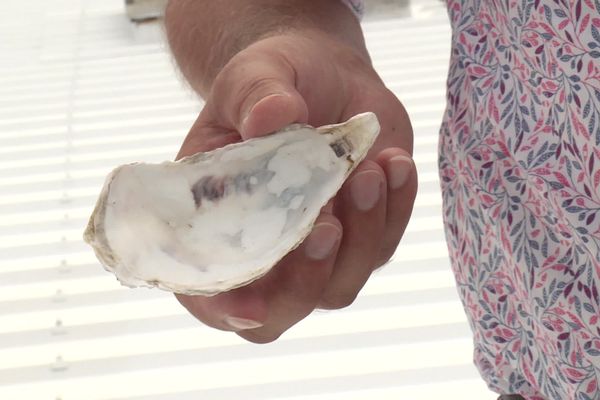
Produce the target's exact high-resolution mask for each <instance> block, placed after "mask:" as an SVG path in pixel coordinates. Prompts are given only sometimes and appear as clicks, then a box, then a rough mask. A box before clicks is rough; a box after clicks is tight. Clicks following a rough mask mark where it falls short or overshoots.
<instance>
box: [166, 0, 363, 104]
mask: <svg viewBox="0 0 600 400" xmlns="http://www.w3.org/2000/svg"><path fill="white" fill-rule="evenodd" d="M165 29H166V33H167V38H168V41H169V44H170V46H171V50H172V53H173V55H174V56H175V60H176V61H177V63H178V65H179V67H180V69H181V71H182V73H183V75H184V76H185V77H186V79H187V80H188V81H189V83H190V84H191V86H192V87H193V89H194V90H196V91H197V92H198V93H199V94H200V95H201V96H203V97H205V96H206V95H207V94H208V93H209V91H210V87H211V86H212V82H213V80H214V78H215V77H216V76H217V74H218V73H219V71H220V70H221V69H222V68H223V67H224V66H225V65H226V64H227V63H228V62H229V60H230V59H231V58H232V57H233V56H235V55H236V54H237V53H239V52H240V51H242V50H244V49H245V48H247V47H249V46H251V45H252V44H255V43H257V42H259V41H262V40H264V39H266V38H269V37H273V36H278V35H307V36H313V37H322V38H327V39H328V41H329V42H336V43H337V44H338V45H343V46H346V47H350V48H353V49H355V50H356V52H357V53H360V54H361V55H362V56H363V57H365V59H366V60H368V59H369V58H368V53H367V51H366V47H365V44H364V39H363V36H362V31H361V28H360V25H359V23H358V21H357V19H356V18H355V16H354V15H352V13H351V11H350V9H348V7H346V6H345V5H344V4H343V3H341V2H340V1H339V0H285V1H283V0H253V1H251V2H250V1H248V0H229V1H227V2H220V1H219V2H214V1H213V0H210V1H204V0H171V1H170V2H169V4H168V7H167V10H166V15H165ZM336 47H337V46H336Z"/></svg>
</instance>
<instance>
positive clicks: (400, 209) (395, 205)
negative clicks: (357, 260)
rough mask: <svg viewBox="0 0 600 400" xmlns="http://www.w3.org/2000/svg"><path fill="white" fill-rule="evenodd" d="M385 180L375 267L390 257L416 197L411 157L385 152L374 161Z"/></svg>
mask: <svg viewBox="0 0 600 400" xmlns="http://www.w3.org/2000/svg"><path fill="white" fill-rule="evenodd" d="M376 161H377V163H378V164H379V165H380V166H381V167H382V168H383V170H384V171H385V174H386V177H387V179H386V180H387V204H386V226H385V231H384V234H383V239H382V242H381V248H380V254H379V259H378V261H377V265H376V266H377V267H379V266H381V265H383V264H384V263H386V262H387V261H388V260H389V259H390V257H392V255H393V254H394V251H395V250H396V247H397V246H398V243H399V242H400V239H401V238H402V235H403V234H404V231H405V229H406V226H407V225H408V221H409V219H410V215H411V213H412V209H413V204H414V202H415V197H416V195H417V169H416V167H415V164H414V161H413V160H412V157H410V155H409V154H408V153H407V152H406V151H405V150H402V149H400V148H388V149H385V150H383V151H382V152H381V153H379V154H378V155H377V157H376Z"/></svg>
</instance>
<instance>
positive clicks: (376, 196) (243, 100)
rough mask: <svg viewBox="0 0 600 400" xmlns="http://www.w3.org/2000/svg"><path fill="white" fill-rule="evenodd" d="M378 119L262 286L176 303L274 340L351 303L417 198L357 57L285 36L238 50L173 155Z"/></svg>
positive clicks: (400, 111)
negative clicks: (284, 131) (333, 191)
mask: <svg viewBox="0 0 600 400" xmlns="http://www.w3.org/2000/svg"><path fill="white" fill-rule="evenodd" d="M365 111H372V112H375V113H376V114H377V117H378V118H379V121H380V124H381V133H380V135H379V137H378V139H377V141H376V143H375V145H374V146H373V148H372V149H371V151H370V152H369V154H368V156H367V158H366V160H365V161H363V162H362V163H361V164H360V165H359V166H358V167H357V168H356V170H355V171H354V172H353V174H352V175H351V176H350V177H349V179H348V180H347V182H346V183H345V184H344V186H343V187H342V189H341V190H340V191H339V192H338V194H337V195H336V197H335V198H334V199H332V201H330V202H329V203H328V205H327V206H326V207H324V208H323V210H322V212H321V214H320V216H319V217H318V219H317V221H316V224H315V227H314V229H313V231H312V233H311V234H310V235H309V236H308V237H307V239H306V240H305V241H304V242H303V243H302V244H301V245H300V246H299V247H298V248H297V249H296V250H294V251H292V252H291V253H289V254H288V255H287V256H286V257H285V258H284V259H283V260H281V261H280V262H279V263H278V264H277V265H276V266H275V267H273V269H272V270H271V271H270V272H269V273H268V274H267V275H265V276H264V277H262V278H261V279H259V280H257V281H255V282H253V283H251V284H249V285H247V286H245V287H241V288H238V289H235V290H232V291H229V292H225V293H221V294H219V295H216V296H213V297H203V296H184V295H177V298H178V299H179V301H180V302H181V304H183V305H184V306H185V307H186V308H187V309H188V310H189V311H190V313H192V314H193V315H194V316H195V317H197V318H198V319H199V320H201V321H202V322H204V323H205V324H207V325H209V326H212V327H214V328H217V329H222V330H228V331H235V332H237V334H238V335H239V336H241V337H242V338H244V339H246V340H249V341H251V342H255V343H265V342H270V341H273V340H275V339H277V338H278V337H279V336H280V335H281V334H282V333H283V332H285V331H286V330H287V329H289V328H290V327H291V326H292V325H294V324H295V323H297V322H298V321H300V320H302V319H303V318H304V317H306V316H307V315H309V314H310V313H311V312H312V311H313V310H314V309H315V308H323V309H338V308H342V307H346V306H348V305H349V304H351V303H352V302H353V301H354V299H355V298H356V296H357V295H358V293H359V291H360V290H361V288H362V287H363V286H364V284H365V283H366V281H367V280H368V279H369V277H370V275H371V273H372V272H373V271H374V269H376V268H377V267H379V266H381V265H383V264H384V263H385V262H386V261H387V260H389V258H390V257H391V256H392V254H393V253H394V251H395V249H396V246H397V245H398V242H399V241H400V238H401V237H402V234H403V232H404V230H405V228H406V225H407V224H408V220H409V218H410V214H411V211H412V206H413V202H414V198H415V195H416V191H417V174H416V169H415V166H414V163H413V162H412V159H411V157H410V154H411V153H412V128H411V126H410V121H409V118H408V116H407V114H406V111H405V110H404V107H403V106H402V104H401V103H400V102H399V101H398V99H397V98H396V97H395V96H394V95H393V94H392V93H391V92H390V91H389V90H388V89H387V88H386V87H385V86H384V84H383V83H382V81H381V79H380V78H379V77H378V75H377V74H376V72H375V71H374V70H373V68H372V66H371V65H370V62H369V60H367V59H366V58H365V57H364V56H363V55H361V54H359V53H358V52H356V51H355V50H353V49H352V48H350V47H348V46H346V45H343V44H341V43H339V42H337V41H335V40H334V39H332V38H330V37H328V36H327V35H326V34H324V33H320V32H316V31H307V32H302V34H301V33H299V32H296V31H294V32H287V33H283V34H279V35H276V36H270V37H268V38H264V39H262V40H259V41H257V42H255V43H253V44H252V45H250V46H249V47H247V48H246V49H244V50H242V51H240V52H239V53H237V54H236V55H235V56H234V57H233V58H231V60H229V62H228V63H227V64H226V65H225V66H224V67H223V69H222V70H221V71H220V72H219V73H218V75H217V76H216V78H215V80H214V83H213V85H212V88H211V91H210V94H209V95H208V97H207V99H206V105H205V107H204V109H203V110H202V112H201V113H200V115H199V117H198V118H197V120H196V122H195V123H194V125H193V127H192V128H191V130H190V132H189V134H188V136H187V137H186V139H185V141H184V143H183V145H182V147H181V151H180V153H179V155H178V158H181V157H183V156H188V155H191V154H194V153H197V152H200V151H209V150H212V149H214V148H218V147H222V146H224V145H226V144H229V143H234V142H238V141H241V140H246V139H249V138H253V137H257V136H261V135H266V134H268V133H270V132H273V131H276V130H278V129H280V128H282V127H284V126H286V125H288V124H290V123H293V122H303V123H309V124H310V125H313V126H320V125H324V124H330V123H337V122H342V121H345V120H347V119H348V118H350V117H351V116H353V115H355V114H358V113H360V112H365Z"/></svg>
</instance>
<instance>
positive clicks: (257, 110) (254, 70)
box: [207, 54, 308, 139]
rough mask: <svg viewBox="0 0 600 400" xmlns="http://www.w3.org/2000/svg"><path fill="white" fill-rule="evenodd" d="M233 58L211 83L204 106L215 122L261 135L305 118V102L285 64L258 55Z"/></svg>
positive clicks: (246, 134)
mask: <svg viewBox="0 0 600 400" xmlns="http://www.w3.org/2000/svg"><path fill="white" fill-rule="evenodd" d="M254 56H255V57H253V59H249V58H248V57H241V58H240V59H232V60H231V61H230V63H229V64H228V65H227V66H226V67H225V68H223V70H222V71H221V72H220V73H219V75H218V76H217V78H216V79H215V82H214V84H213V86H212V89H211V93H210V97H209V101H208V102H207V106H209V103H210V106H211V107H212V108H213V110H214V114H213V116H214V118H216V119H217V121H218V122H221V123H223V124H224V125H228V126H230V127H231V128H233V129H235V130H237V131H238V132H239V133H240V135H241V136H242V138H243V139H249V138H253V137H258V136H263V135H266V134H268V133H271V132H274V131H276V130H279V129H281V128H283V127H284V126H286V125H289V124H291V123H294V122H307V120H308V108H307V105H306V102H305V101H304V99H303V98H302V96H301V95H300V93H299V92H298V91H297V90H296V87H295V72H294V70H293V69H292V67H291V66H289V65H288V64H286V63H284V62H282V61H278V60H277V59H270V58H269V57H263V56H261V57H260V58H259V57H256V54H254Z"/></svg>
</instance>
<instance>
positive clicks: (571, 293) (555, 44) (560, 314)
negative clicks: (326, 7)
mask: <svg viewBox="0 0 600 400" xmlns="http://www.w3.org/2000/svg"><path fill="white" fill-rule="evenodd" d="M348 1H351V2H353V3H357V2H356V1H355V0H348ZM448 10H449V16H450V22H451V24H452V28H453V35H452V55H451V63H450V70H449V76H448V94H447V110H446V114H445V118H444V121H443V124H442V129H441V135H440V147H439V149H440V157H439V167H440V179H441V184H442V192H443V198H444V205H443V212H444V220H445V221H444V222H445V229H446V238H447V242H448V248H449V252H450V257H451V260H452V268H453V270H454V274H455V278H456V283H457V287H458V290H459V294H460V297H461V300H462V302H463V305H464V307H465V310H466V312H467V316H468V319H469V322H470V325H471V329H472V330H473V334H474V342H475V352H474V359H475V364H476V365H477V367H478V369H479V371H480V373H481V375H482V376H483V378H484V379H485V380H486V382H487V383H488V386H489V387H490V388H491V389H492V390H494V391H496V392H498V393H501V394H520V395H522V396H523V397H525V398H526V399H536V400H537V399H546V400H550V399H551V400H567V399H577V400H591V399H600V389H599V388H598V385H599V383H600V382H599V379H598V378H599V376H600V296H599V294H598V291H599V286H600V211H599V210H600V0H448Z"/></svg>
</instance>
